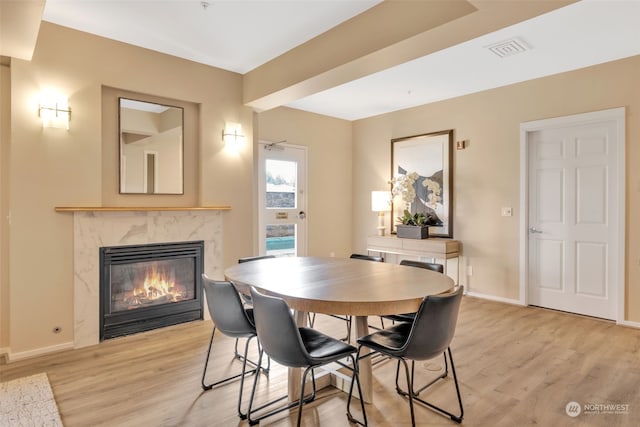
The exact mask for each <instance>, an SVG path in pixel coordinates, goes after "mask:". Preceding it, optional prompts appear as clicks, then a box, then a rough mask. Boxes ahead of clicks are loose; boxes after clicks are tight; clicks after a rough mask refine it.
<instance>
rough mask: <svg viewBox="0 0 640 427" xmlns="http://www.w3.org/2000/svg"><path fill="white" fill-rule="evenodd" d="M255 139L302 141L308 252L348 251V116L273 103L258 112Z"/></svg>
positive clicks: (339, 255) (349, 238) (349, 125)
mask: <svg viewBox="0 0 640 427" xmlns="http://www.w3.org/2000/svg"><path fill="white" fill-rule="evenodd" d="M258 134H259V139H260V140H264V141H272V142H273V141H282V140H286V141H287V143H289V144H294V145H303V146H306V147H308V158H309V165H308V168H307V169H308V171H307V175H308V189H309V190H308V192H307V194H308V203H309V206H308V209H307V219H308V225H309V228H308V255H313V256H330V254H331V253H333V254H335V256H337V257H344V256H348V255H349V254H350V251H351V231H352V229H351V212H352V200H351V195H352V192H351V171H352V151H351V122H348V121H345V120H340V119H335V118H331V117H326V116H321V115H318V114H311V113H305V112H302V111H299V110H293V109H290V108H277V109H274V110H270V111H266V112H263V113H260V114H258ZM256 157H257V156H256Z"/></svg>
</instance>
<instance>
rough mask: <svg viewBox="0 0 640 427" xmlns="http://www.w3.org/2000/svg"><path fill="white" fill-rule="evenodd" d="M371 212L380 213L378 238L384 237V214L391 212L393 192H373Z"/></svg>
mask: <svg viewBox="0 0 640 427" xmlns="http://www.w3.org/2000/svg"><path fill="white" fill-rule="evenodd" d="M371 210H372V211H373V212H378V236H384V230H385V229H386V227H385V225H384V213H385V212H389V211H390V210H391V192H390V191H372V192H371Z"/></svg>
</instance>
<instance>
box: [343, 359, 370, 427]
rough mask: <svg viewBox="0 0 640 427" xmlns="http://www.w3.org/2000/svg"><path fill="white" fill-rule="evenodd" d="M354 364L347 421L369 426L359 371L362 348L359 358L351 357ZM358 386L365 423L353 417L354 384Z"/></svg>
mask: <svg viewBox="0 0 640 427" xmlns="http://www.w3.org/2000/svg"><path fill="white" fill-rule="evenodd" d="M349 357H350V358H351V361H352V363H353V375H352V377H351V385H350V386H349V398H348V399H347V419H348V420H349V422H350V423H354V424H359V425H361V426H366V425H367V412H366V410H365V408H364V398H363V397H362V387H361V386H360V374H359V371H358V360H359V359H360V348H358V354H357V357H356V358H354V357H353V355H350V356H349ZM354 382H355V383H357V384H358V395H359V396H360V409H361V410H362V417H363V418H364V422H362V421H359V420H357V419H356V418H355V417H354V416H353V415H351V398H352V397H353V383H354Z"/></svg>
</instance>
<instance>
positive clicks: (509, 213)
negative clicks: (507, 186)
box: [502, 207, 513, 216]
mask: <svg viewBox="0 0 640 427" xmlns="http://www.w3.org/2000/svg"><path fill="white" fill-rule="evenodd" d="M502 216H513V208H510V207H506V208H502Z"/></svg>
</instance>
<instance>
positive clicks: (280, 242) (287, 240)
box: [265, 224, 296, 256]
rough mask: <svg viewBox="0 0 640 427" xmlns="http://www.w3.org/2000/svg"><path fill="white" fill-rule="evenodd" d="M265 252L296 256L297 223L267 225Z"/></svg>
mask: <svg viewBox="0 0 640 427" xmlns="http://www.w3.org/2000/svg"><path fill="white" fill-rule="evenodd" d="M266 242H267V247H266V251H265V253H266V254H267V255H275V256H296V225H295V224H278V225H267V239H266Z"/></svg>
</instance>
